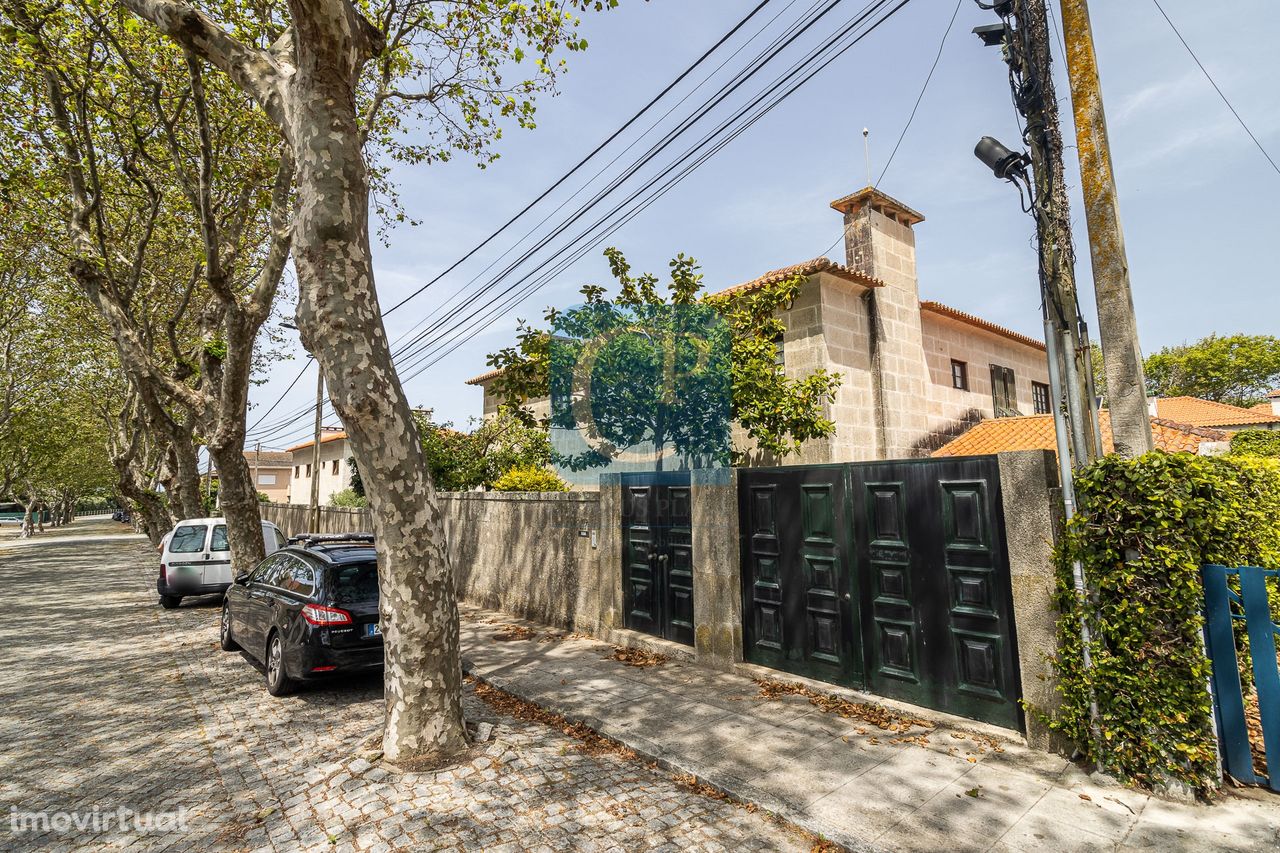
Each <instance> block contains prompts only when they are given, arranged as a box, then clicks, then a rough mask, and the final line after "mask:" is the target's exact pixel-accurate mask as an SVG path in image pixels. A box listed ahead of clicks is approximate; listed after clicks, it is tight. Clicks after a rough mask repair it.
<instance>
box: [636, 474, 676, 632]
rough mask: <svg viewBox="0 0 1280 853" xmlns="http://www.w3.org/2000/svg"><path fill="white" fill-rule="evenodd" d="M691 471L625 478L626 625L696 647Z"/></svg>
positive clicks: (637, 475)
mask: <svg viewBox="0 0 1280 853" xmlns="http://www.w3.org/2000/svg"><path fill="white" fill-rule="evenodd" d="M691 524H692V513H691V505H690V489H689V475H688V473H683V474H682V473H673V474H662V473H657V474H652V473H647V474H624V475H623V476H622V555H623V557H622V607H623V623H624V624H625V625H626V627H628V628H631V629H632V630H635V631H642V632H644V633H646V634H652V635H653V636H655V637H663V638H664V639H668V640H674V641H676V642H677V643H685V644H686V645H690V646H691V645H693V536H692V527H691Z"/></svg>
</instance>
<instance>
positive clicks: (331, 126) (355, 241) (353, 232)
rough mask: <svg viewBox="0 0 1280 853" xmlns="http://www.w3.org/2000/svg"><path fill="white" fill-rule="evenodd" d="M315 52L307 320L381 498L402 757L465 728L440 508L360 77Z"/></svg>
mask: <svg viewBox="0 0 1280 853" xmlns="http://www.w3.org/2000/svg"><path fill="white" fill-rule="evenodd" d="M302 59H303V57H302V56H300V65H301V66H302V70H300V71H299V79H297V80H296V81H295V91H296V92H297V93H298V94H299V101H298V102H297V103H296V104H295V105H294V114H295V116H296V117H297V122H296V123H295V126H294V137H295V139H296V143H295V153H296V155H297V160H298V188H299V209H298V213H297V215H296V218H295V220H294V240H293V246H294V262H295V265H296V267H297V271H298V285H299V294H300V299H299V302H298V328H299V329H300V330H301V332H302V339H303V342H304V344H306V346H307V349H308V350H309V351H310V352H311V353H312V354H313V355H315V357H316V359H317V360H318V361H319V363H320V365H321V367H322V369H323V370H324V375H325V381H326V383H327V385H328V387H329V399H330V400H332V401H333V405H334V408H335V409H336V410H337V412H338V415H339V416H340V417H341V418H342V423H343V426H344V427H345V428H346V431H347V435H348V437H349V441H350V442H351V447H352V451H353V453H354V455H355V458H356V463H357V465H358V467H359V469H360V472H361V477H362V479H363V482H364V487H365V495H366V496H367V497H368V499H369V506H370V507H371V509H372V511H373V512H372V515H373V519H374V527H375V531H374V532H375V534H376V535H377V540H378V552H379V557H380V559H381V573H380V584H379V585H380V590H381V600H382V619H383V636H384V647H385V649H386V652H385V655H386V685H385V693H386V725H385V731H384V733H383V751H384V752H385V753H386V755H387V756H388V757H389V758H391V759H393V760H394V759H397V758H405V757H409V756H416V755H423V754H447V753H451V752H454V751H456V750H459V749H461V748H462V747H463V746H464V745H465V735H464V733H463V726H462V706H461V701H460V696H461V692H460V691H461V678H462V670H461V665H460V662H459V661H460V658H459V649H458V613H457V602H456V599H455V596H454V588H453V581H452V574H451V572H450V568H449V565H448V554H447V550H446V548H445V541H444V534H443V527H442V521H441V514H440V509H439V506H438V504H437V501H436V496H435V492H434V489H433V487H432V485H431V482H430V477H429V474H428V470H427V464H426V458H425V456H424V455H423V452H422V445H421V442H420V441H419V440H418V437H417V434H416V427H415V426H414V422H413V415H412V411H411V409H410V406H409V402H408V399H407V398H406V397H405V394H404V391H403V389H402V388H401V386H400V380H399V377H398V376H397V375H396V372H395V368H394V366H393V365H392V361H391V352H390V349H389V346H388V342H387V336H386V333H385V331H384V329H383V325H382V318H381V315H380V313H379V311H378V307H377V296H376V293H375V291H374V281H373V266H372V258H371V254H370V247H369V230H368V219H367V211H368V183H367V175H366V174H365V168H364V158H363V156H362V154H361V151H360V147H359V141H358V140H359V137H358V134H357V133H356V112H355V103H354V101H353V99H352V97H351V93H352V89H351V86H350V83H349V82H348V81H347V80H345V79H343V78H341V77H339V76H337V75H336V74H334V65H333V64H332V63H328V62H320V61H318V58H316V59H317V61H315V62H314V63H312V62H305V61H301V60H302ZM303 93H306V94H303Z"/></svg>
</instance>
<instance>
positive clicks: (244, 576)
mask: <svg viewBox="0 0 1280 853" xmlns="http://www.w3.org/2000/svg"><path fill="white" fill-rule="evenodd" d="M235 582H236V583H238V584H240V585H241V586H244V585H245V584H246V583H248V582H249V573H248V572H241V573H240V574H238V575H236V577H235Z"/></svg>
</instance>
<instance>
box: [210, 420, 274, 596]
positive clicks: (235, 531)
mask: <svg viewBox="0 0 1280 853" xmlns="http://www.w3.org/2000/svg"><path fill="white" fill-rule="evenodd" d="M242 446H243V445H242V444H239V443H237V444H234V445H233V446H231V447H223V448H220V449H215V448H214V447H213V445H210V447H209V454H210V455H211V456H212V457H213V461H214V463H215V464H216V465H217V466H218V503H219V505H220V506H221V508H222V515H223V517H225V518H226V519H227V542H228V544H230V546H231V568H232V570H233V571H234V572H236V573H239V572H247V571H249V570H251V569H252V568H253V567H254V566H256V565H258V563H261V562H262V559H263V557H265V556H266V554H265V553H264V551H263V546H262V514H261V510H260V508H259V505H258V492H257V491H256V490H255V489H254V488H253V471H252V470H251V469H250V468H249V463H248V462H246V461H245V458H244V454H243V453H241V452H240V448H241V447H242Z"/></svg>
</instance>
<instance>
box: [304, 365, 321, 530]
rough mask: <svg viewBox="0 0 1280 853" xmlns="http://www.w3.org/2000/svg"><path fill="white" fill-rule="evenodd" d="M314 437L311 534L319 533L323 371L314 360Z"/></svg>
mask: <svg viewBox="0 0 1280 853" xmlns="http://www.w3.org/2000/svg"><path fill="white" fill-rule="evenodd" d="M316 376H317V379H316V436H315V444H313V445H312V447H311V505H310V507H309V512H308V514H307V517H308V518H310V519H311V531H310V532H312V533H319V532H320V433H321V431H322V429H323V427H322V426H321V415H322V414H323V411H322V409H323V407H324V370H323V369H322V368H321V367H320V360H319V359H316Z"/></svg>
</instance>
